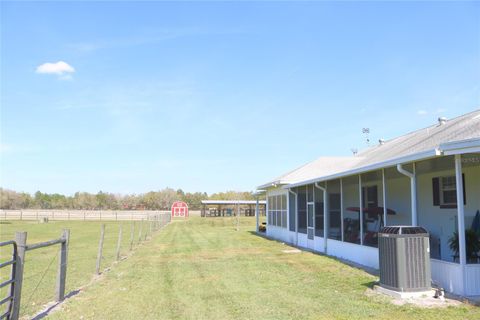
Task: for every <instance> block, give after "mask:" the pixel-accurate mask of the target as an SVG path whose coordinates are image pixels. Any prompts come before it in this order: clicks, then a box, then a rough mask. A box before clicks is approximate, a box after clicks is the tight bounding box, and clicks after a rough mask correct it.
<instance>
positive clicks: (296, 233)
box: [288, 189, 298, 247]
mask: <svg viewBox="0 0 480 320" xmlns="http://www.w3.org/2000/svg"><path fill="white" fill-rule="evenodd" d="M288 192H290V193H291V194H293V195H294V196H295V246H297V247H298V210H297V206H298V199H297V197H298V194H297V193H296V192H295V191H292V189H288ZM288 211H290V201H289V205H288ZM288 219H289V220H290V215H289V217H288Z"/></svg>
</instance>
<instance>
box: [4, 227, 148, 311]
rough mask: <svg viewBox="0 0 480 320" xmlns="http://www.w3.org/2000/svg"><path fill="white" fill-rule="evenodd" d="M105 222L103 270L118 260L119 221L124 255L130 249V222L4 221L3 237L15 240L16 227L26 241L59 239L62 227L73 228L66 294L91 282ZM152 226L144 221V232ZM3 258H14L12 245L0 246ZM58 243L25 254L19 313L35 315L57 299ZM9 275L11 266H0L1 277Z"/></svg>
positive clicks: (136, 239)
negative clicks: (45, 305) (46, 304)
mask: <svg viewBox="0 0 480 320" xmlns="http://www.w3.org/2000/svg"><path fill="white" fill-rule="evenodd" d="M102 224H105V225H106V229H105V240H104V245H103V259H102V263H101V270H103V269H104V268H107V267H110V266H111V265H112V263H113V262H114V261H115V260H116V246H117V240H118V231H119V227H120V225H122V226H123V237H122V243H121V250H120V252H121V255H123V256H125V255H127V254H128V253H129V250H130V230H131V222H129V221H125V222H113V221H102V222H96V221H86V222H83V221H50V222H49V223H38V222H36V221H29V222H27V221H2V223H0V240H1V241H6V240H12V239H14V238H15V232H16V231H26V232H27V244H33V243H38V242H42V241H47V240H52V239H57V238H59V237H60V236H61V233H62V229H70V244H69V251H68V265H67V279H66V294H68V293H70V292H72V291H74V290H76V289H78V288H80V287H81V286H83V285H85V284H87V283H89V282H90V281H91V280H92V278H93V276H94V273H95V265H96V259H97V251H98V243H99V238H100V227H101V225H102ZM139 224H140V221H137V222H136V225H135V237H134V239H135V244H137V242H138V228H139ZM145 230H149V228H147V224H146V222H144V227H143V232H145ZM0 250H1V251H0V259H1V261H2V262H3V261H7V260H10V259H11V246H8V247H2V248H0ZM59 250H60V246H59V245H54V246H50V247H47V248H41V249H37V250H32V251H27V252H26V256H25V269H24V282H23V287H22V298H21V309H20V315H21V316H27V315H32V314H35V313H36V312H38V311H39V310H41V309H42V306H43V305H44V304H45V303H47V302H50V301H53V300H54V299H55V285H56V276H57V270H58V256H59ZM9 277H10V267H7V268H2V269H0V278H1V281H5V280H7V279H8V278H9ZM7 290H8V287H4V288H2V289H0V295H1V297H2V298H3V297H5V296H6V295H7ZM2 310H3V309H2Z"/></svg>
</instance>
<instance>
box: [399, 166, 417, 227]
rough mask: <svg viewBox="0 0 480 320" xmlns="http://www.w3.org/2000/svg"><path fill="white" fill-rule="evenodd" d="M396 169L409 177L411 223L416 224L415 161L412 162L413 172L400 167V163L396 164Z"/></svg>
mask: <svg viewBox="0 0 480 320" xmlns="http://www.w3.org/2000/svg"><path fill="white" fill-rule="evenodd" d="M397 170H398V172H400V173H401V174H403V175H405V176H407V177H409V178H410V195H411V203H412V225H413V226H416V225H418V219H417V179H416V173H415V162H414V163H413V172H409V171H407V170H405V169H404V168H403V167H402V164H400V163H399V164H397Z"/></svg>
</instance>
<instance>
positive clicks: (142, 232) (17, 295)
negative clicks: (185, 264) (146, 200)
mask: <svg viewBox="0 0 480 320" xmlns="http://www.w3.org/2000/svg"><path fill="white" fill-rule="evenodd" d="M25 212H26V211H23V212H21V213H20V214H21V215H22V216H21V219H24V218H26V219H28V218H30V219H37V217H36V211H35V210H28V213H29V214H27V215H26V216H23V213H25ZM32 212H33V213H34V214H33V218H32ZM38 212H39V213H40V212H45V211H38ZM46 212H48V213H49V214H52V216H53V213H52V212H51V211H46ZM57 212H58V211H57ZM79 212H80V211H77V212H76V213H79ZM90 212H95V211H90ZM2 213H4V212H2ZM15 213H16V215H15V217H17V219H19V218H20V217H19V216H18V213H19V212H18V211H16V212H15ZM95 213H97V214H98V215H97V217H100V215H99V214H100V213H99V212H98V211H96V212H95ZM112 213H113V214H114V213H116V212H110V215H106V217H108V218H109V220H120V219H122V218H123V219H122V220H141V221H140V222H136V221H132V222H131V223H130V228H129V229H130V235H129V249H128V250H130V251H132V250H133V248H134V245H135V244H139V243H141V242H143V241H145V240H147V237H150V236H151V235H152V234H153V233H155V231H157V230H160V229H162V228H163V227H164V226H166V225H167V224H168V223H169V222H170V221H171V214H170V212H169V211H167V212H160V211H155V212H153V211H142V214H143V217H146V218H143V219H142V218H141V217H142V216H140V215H139V216H135V218H134V219H127V218H125V217H126V216H122V215H119V214H118V213H120V211H119V212H118V213H117V214H118V215H113V214H112ZM10 214H11V215H10ZM63 214H65V213H64V212H63ZM82 214H83V212H82ZM12 215H13V213H12V211H7V215H6V216H7V219H12V218H11V216H12ZM27 217H28V218H27ZM42 217H48V218H49V219H50V216H45V215H42V214H41V215H40V216H39V218H38V219H41V218H42ZM60 217H61V216H60V215H58V216H57V218H56V219H55V220H60ZM80 217H81V218H82V217H83V216H82V215H80ZM90 217H91V216H90ZM104 217H105V216H104ZM130 217H131V216H130ZM138 217H140V218H138ZM70 218H71V219H72V218H73V219H75V218H77V219H78V215H70ZM112 218H113V219H112ZM73 219H72V220H73ZM105 219H106V220H107V218H105ZM61 220H67V219H61ZM80 220H81V219H80ZM86 220H94V219H86ZM97 220H98V219H97ZM126 226H127V224H121V225H120V226H119V229H118V235H114V236H116V237H117V244H116V250H115V261H119V260H120V258H121V256H120V249H121V244H122V237H124V234H125V233H124V231H125V232H126V231H127V230H124V229H123V227H126ZM137 232H138V238H137V237H136V235H137ZM104 238H105V224H102V225H101V228H100V236H99V243H98V254H97V259H96V268H95V273H96V274H100V273H101V272H102V271H101V270H102V260H104V253H103V249H104V248H103V247H104ZM69 239H70V230H67V229H64V230H63V231H62V234H61V236H60V238H57V239H53V240H49V241H45V242H40V243H34V244H27V232H16V234H15V239H14V240H10V241H5V242H0V247H6V246H9V245H12V259H11V260H8V261H0V269H2V268H6V267H8V266H11V272H10V277H9V278H8V279H7V280H6V281H3V282H0V288H2V287H7V286H9V287H7V288H8V296H7V297H6V298H4V299H1V300H0V319H9V320H17V319H19V317H20V316H22V315H21V314H20V305H21V300H22V286H23V282H24V277H23V274H24V265H25V256H26V253H27V252H28V251H31V250H36V249H40V248H45V247H49V246H53V245H57V244H59V245H60V250H59V259H58V269H57V276H56V288H55V300H56V301H57V302H61V301H63V300H64V299H65V282H66V274H67V268H68V250H69ZM52 261H54V260H52ZM32 263H35V262H34V261H32ZM49 268H50V265H49V266H48V267H47V270H46V271H48V269H49ZM46 271H45V272H43V276H41V279H39V281H38V284H39V283H40V282H41V281H42V280H43V277H44V276H45V273H46ZM38 284H37V286H36V287H35V289H34V291H35V290H37V288H38ZM32 295H33V293H32ZM30 297H31V295H30ZM1 309H3V310H1Z"/></svg>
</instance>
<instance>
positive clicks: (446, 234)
mask: <svg viewBox="0 0 480 320" xmlns="http://www.w3.org/2000/svg"><path fill="white" fill-rule="evenodd" d="M463 173H464V175H465V191H466V192H465V193H466V200H467V203H466V205H465V228H470V226H471V225H472V222H473V219H474V217H475V213H476V212H477V210H480V167H479V166H476V167H465V168H464V169H463ZM449 175H455V172H454V170H443V171H436V172H432V173H427V174H422V175H419V176H418V177H417V190H418V193H417V196H418V204H417V211H418V224H419V225H420V226H422V227H424V228H425V229H427V230H428V231H429V233H430V234H431V236H432V241H431V242H432V243H431V246H432V248H431V250H432V251H434V252H433V254H436V253H437V252H438V253H439V256H438V257H437V256H435V257H436V258H437V259H440V260H444V261H452V262H453V256H452V255H453V252H452V251H451V250H450V248H449V246H448V240H449V238H450V237H451V236H452V234H453V232H454V231H456V230H457V225H458V223H457V221H458V220H457V209H456V208H453V209H440V208H439V207H437V206H434V205H433V187H432V178H434V177H439V176H449Z"/></svg>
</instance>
